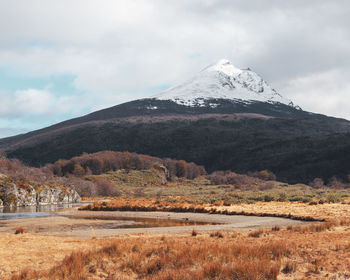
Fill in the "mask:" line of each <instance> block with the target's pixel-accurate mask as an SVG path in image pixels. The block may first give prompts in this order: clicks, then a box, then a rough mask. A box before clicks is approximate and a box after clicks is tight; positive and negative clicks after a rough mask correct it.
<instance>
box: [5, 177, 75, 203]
mask: <svg viewBox="0 0 350 280" xmlns="http://www.w3.org/2000/svg"><path fill="white" fill-rule="evenodd" d="M0 201H1V202H0V207H3V206H7V207H20V206H36V205H50V204H61V203H75V202H79V201H80V196H79V194H78V193H77V192H76V191H75V190H73V189H71V188H66V187H61V186H56V187H51V186H45V185H44V186H39V187H38V188H37V189H36V190H35V189H34V187H32V186H31V185H26V186H17V185H16V184H15V183H12V182H6V181H3V182H1V183H0Z"/></svg>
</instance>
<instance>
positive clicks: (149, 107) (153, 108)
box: [146, 105, 158, 110]
mask: <svg viewBox="0 0 350 280" xmlns="http://www.w3.org/2000/svg"><path fill="white" fill-rule="evenodd" d="M146 109H147V110H157V109H158V107H157V106H152V105H150V106H147V107H146Z"/></svg>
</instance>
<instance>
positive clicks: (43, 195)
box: [37, 186, 80, 205]
mask: <svg viewBox="0 0 350 280" xmlns="http://www.w3.org/2000/svg"><path fill="white" fill-rule="evenodd" d="M78 201H80V196H79V194H78V193H77V192H76V191H75V190H73V189H71V188H64V189H63V188H60V187H48V186H45V187H44V188H43V189H41V191H40V192H39V193H38V194H37V205H49V204H59V203H74V202H78Z"/></svg>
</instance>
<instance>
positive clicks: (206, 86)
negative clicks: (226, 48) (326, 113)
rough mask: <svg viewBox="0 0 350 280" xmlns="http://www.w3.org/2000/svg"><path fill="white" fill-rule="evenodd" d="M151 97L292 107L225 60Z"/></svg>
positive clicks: (180, 101) (189, 102) (193, 102)
mask: <svg viewBox="0 0 350 280" xmlns="http://www.w3.org/2000/svg"><path fill="white" fill-rule="evenodd" d="M152 98H155V99H159V100H172V101H174V102H176V103H178V104H181V105H186V106H204V105H203V104H204V102H203V101H204V100H210V99H230V100H235V101H237V102H244V103H251V102H254V101H261V102H268V103H282V104H286V105H289V106H293V107H295V106H294V104H293V102H292V101H290V100H288V99H286V98H283V97H282V96H281V95H280V94H279V93H277V92H276V91H275V90H274V89H273V88H271V87H270V86H269V85H268V84H267V83H266V82H265V81H264V80H263V79H262V78H261V77H260V76H259V75H258V74H256V73H255V72H253V71H251V70H250V69H239V68H237V67H235V66H234V65H233V64H232V63H231V62H230V61H228V60H227V59H221V60H219V61H218V62H217V63H215V64H212V65H210V66H208V67H206V68H204V69H203V70H202V71H201V72H199V73H198V74H197V75H196V76H194V77H193V78H192V79H190V80H188V81H186V82H185V83H183V84H181V85H179V86H176V87H173V88H170V89H168V90H166V91H163V92H161V93H159V94H157V95H154V96H153V97H152Z"/></svg>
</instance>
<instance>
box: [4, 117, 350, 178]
mask: <svg viewBox="0 0 350 280" xmlns="http://www.w3.org/2000/svg"><path fill="white" fill-rule="evenodd" d="M337 122H339V123H342V121H336V120H333V119H330V120H328V119H321V120H320V119H282V118H272V119H261V118H241V119H239V120H232V119H225V118H224V117H221V118H220V117H215V118H204V119H198V120H192V119H190V118H189V119H182V120H179V119H174V120H169V121H160V122H136V123H133V122H121V123H115V122H104V123H93V122H91V123H90V124H87V125H84V126H77V127H75V128H74V129H71V130H63V132H62V133H57V134H56V135H55V136H54V137H53V138H52V139H48V140H47V141H41V142H40V143H36V144H34V143H33V144H31V145H23V146H22V147H18V148H17V149H14V150H9V151H8V153H7V154H8V156H9V157H15V158H19V159H21V160H23V161H24V162H25V163H28V164H30V165H35V166H38V165H43V164H45V163H48V162H54V161H56V160H57V159H60V158H71V157H72V156H76V155H80V154H82V153H83V152H88V153H91V152H97V151H101V150H115V151H130V152H137V153H142V154H149V155H153V156H158V157H170V158H174V159H185V160H187V161H193V162H196V163H198V164H201V165H204V166H205V167H206V168H207V171H209V172H211V171H214V170H223V169H231V170H234V171H237V172H241V173H244V172H247V171H255V170H262V169H270V170H271V171H273V172H274V173H276V174H277V176H278V179H280V180H287V181H289V182H308V181H309V180H311V179H313V178H314V177H322V178H324V179H328V178H330V177H332V176H333V175H338V176H341V177H345V176H346V174H348V173H350V166H349V164H347V162H350V161H349V157H350V156H349V155H350V153H349V152H350V134H349V133H337V131H336V130H337V129H336V128H337V127H338V125H337ZM345 124H346V125H344V124H343V128H342V130H346V129H347V130H348V131H350V127H349V124H348V122H346V123H345Z"/></svg>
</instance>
